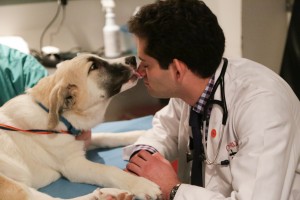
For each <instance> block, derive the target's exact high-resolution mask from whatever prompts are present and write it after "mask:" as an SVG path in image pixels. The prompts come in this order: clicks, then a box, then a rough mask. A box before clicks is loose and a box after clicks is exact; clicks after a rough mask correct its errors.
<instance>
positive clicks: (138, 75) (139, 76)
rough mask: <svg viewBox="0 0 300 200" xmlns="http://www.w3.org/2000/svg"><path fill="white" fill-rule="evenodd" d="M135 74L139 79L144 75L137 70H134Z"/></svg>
mask: <svg viewBox="0 0 300 200" xmlns="http://www.w3.org/2000/svg"><path fill="white" fill-rule="evenodd" d="M134 75H136V76H137V78H138V79H142V78H143V76H142V75H141V74H140V73H138V72H137V71H135V72H134Z"/></svg>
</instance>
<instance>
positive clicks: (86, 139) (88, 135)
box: [76, 130, 92, 149]
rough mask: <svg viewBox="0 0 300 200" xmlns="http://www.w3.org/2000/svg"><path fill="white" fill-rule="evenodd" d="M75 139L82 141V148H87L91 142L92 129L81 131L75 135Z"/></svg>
mask: <svg viewBox="0 0 300 200" xmlns="http://www.w3.org/2000/svg"><path fill="white" fill-rule="evenodd" d="M76 140H82V141H84V149H87V148H88V146H89V145H90V144H91V140H92V131H91V130H87V131H82V133H81V134H80V135H78V136H76Z"/></svg>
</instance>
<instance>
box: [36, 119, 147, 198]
mask: <svg viewBox="0 0 300 200" xmlns="http://www.w3.org/2000/svg"><path fill="white" fill-rule="evenodd" d="M152 118H153V116H146V117H140V118H136V119H132V120H124V121H115V122H105V123H102V124H100V125H98V126H96V127H95V128H93V129H92V132H93V134H96V132H125V131H132V130H146V129H149V128H151V127H152ZM116 134H117V133H116ZM86 156H87V158H88V159H89V160H92V161H94V162H98V163H103V164H105V165H112V166H116V167H119V168H121V169H124V168H125V166H126V161H124V160H123V159H122V148H121V147H120V148H113V149H94V150H91V151H88V152H87V154H86ZM97 187H99V186H95V185H88V184H81V183H71V182H69V181H68V180H67V179H65V178H63V177H62V178H60V179H59V180H57V181H55V182H53V183H51V184H50V185H48V186H46V187H43V188H40V189H39V191H41V192H44V193H46V194H49V195H51V196H53V197H59V198H74V197H78V196H82V195H85V194H88V193H91V192H92V191H94V190H95V189H96V188H97Z"/></svg>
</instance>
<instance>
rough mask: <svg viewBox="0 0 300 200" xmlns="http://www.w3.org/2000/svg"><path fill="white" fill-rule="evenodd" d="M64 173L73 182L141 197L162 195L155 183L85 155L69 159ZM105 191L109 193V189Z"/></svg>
mask: <svg viewBox="0 0 300 200" xmlns="http://www.w3.org/2000/svg"><path fill="white" fill-rule="evenodd" d="M62 174H63V175H64V176H65V177H66V178H68V179H69V180H70V181H72V182H79V183H87V184H94V185H98V186H102V187H105V188H118V189H122V190H127V191H129V192H130V193H132V194H134V195H135V196H136V197H137V198H139V199H149V198H150V199H159V198H160V196H161V191H160V189H159V187H158V185H156V184H155V183H153V182H151V181H149V180H147V179H145V178H142V177H138V176H135V175H132V174H130V173H128V172H124V171H123V170H121V169H119V168H117V167H113V166H107V165H103V164H100V163H94V162H91V161H89V160H87V159H85V158H84V157H77V158H75V159H71V160H67V161H66V163H65V165H64V169H63V170H62ZM104 191H106V192H108V193H109V190H104ZM121 192H122V193H124V191H121ZM129 195H130V194H129Z"/></svg>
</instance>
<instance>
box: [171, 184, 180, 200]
mask: <svg viewBox="0 0 300 200" xmlns="http://www.w3.org/2000/svg"><path fill="white" fill-rule="evenodd" d="M180 185H181V183H178V184H176V185H175V186H174V187H173V188H172V190H171V192H170V195H169V200H173V199H174V198H175V195H176V193H177V191H178V188H179V187H180Z"/></svg>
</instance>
